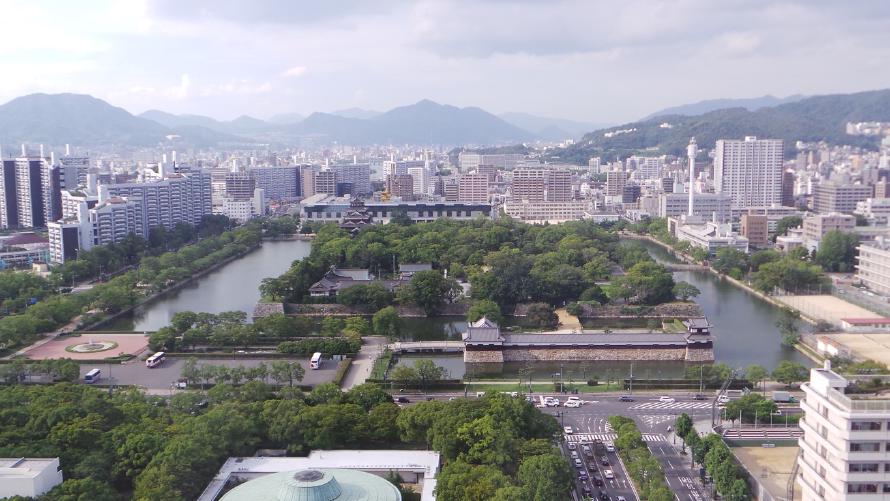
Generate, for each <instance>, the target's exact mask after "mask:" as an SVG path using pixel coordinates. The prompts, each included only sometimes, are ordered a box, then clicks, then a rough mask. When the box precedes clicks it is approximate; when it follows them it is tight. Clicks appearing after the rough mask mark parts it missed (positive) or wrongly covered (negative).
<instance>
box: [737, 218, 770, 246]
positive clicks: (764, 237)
mask: <svg viewBox="0 0 890 501" xmlns="http://www.w3.org/2000/svg"><path fill="white" fill-rule="evenodd" d="M739 233H740V234H741V235H742V236H743V237H745V238H747V239H748V245H750V246H751V247H757V248H764V247H766V246H767V245H769V221H768V220H767V217H766V216H765V215H763V214H742V226H741V231H740V232H739Z"/></svg>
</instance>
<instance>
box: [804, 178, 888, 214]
mask: <svg viewBox="0 0 890 501" xmlns="http://www.w3.org/2000/svg"><path fill="white" fill-rule="evenodd" d="M873 196H874V190H873V188H872V187H871V186H870V185H867V184H838V183H834V182H831V181H826V182H823V183H819V184H817V185H815V187H814V188H813V210H814V211H816V212H823V213H828V212H841V213H844V214H852V213H853V211H855V210H856V204H858V203H859V202H862V201H864V200H866V199H868V198H872V197H873Z"/></svg>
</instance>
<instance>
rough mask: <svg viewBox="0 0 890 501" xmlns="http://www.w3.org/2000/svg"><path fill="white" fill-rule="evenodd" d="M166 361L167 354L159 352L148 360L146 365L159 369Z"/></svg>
mask: <svg viewBox="0 0 890 501" xmlns="http://www.w3.org/2000/svg"><path fill="white" fill-rule="evenodd" d="M164 360H167V354H166V353H164V352H163V351H159V352H157V353H155V354H154V355H152V356H150V357H148V358H146V359H145V365H146V367H148V368H152V367H157V366H159V365H161V363H162V362H163V361H164Z"/></svg>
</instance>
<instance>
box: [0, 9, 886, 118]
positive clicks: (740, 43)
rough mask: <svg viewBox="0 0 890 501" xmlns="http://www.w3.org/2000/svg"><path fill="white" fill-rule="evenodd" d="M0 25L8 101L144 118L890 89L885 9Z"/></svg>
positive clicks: (630, 105)
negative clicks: (159, 113) (71, 103)
mask: <svg viewBox="0 0 890 501" xmlns="http://www.w3.org/2000/svg"><path fill="white" fill-rule="evenodd" d="M0 14H2V15H3V18H4V19H7V20H10V21H11V22H8V23H6V26H5V28H4V30H2V33H0V60H2V61H3V67H4V69H5V70H6V72H7V74H14V75H16V77H15V78H7V79H4V81H3V82H2V83H0V101H7V100H9V99H12V98H14V97H16V96H19V95H22V94H28V93H33V92H47V93H57V92H75V93H84V94H91V95H94V96H96V97H99V98H102V99H105V100H107V101H109V102H110V103H112V104H114V105H117V106H122V107H124V108H125V109H127V110H128V111H131V112H132V113H141V112H142V111H145V110H148V109H161V110H164V111H168V112H172V113H197V114H203V115H209V116H212V117H215V118H218V119H232V118H234V117H236V116H239V115H244V114H246V115H251V116H256V117H258V118H267V117H269V116H271V115H274V114H280V113H288V112H298V113H301V114H303V115H306V114H309V113H311V112H313V111H334V110H340V109H344V108H352V107H359V108H363V109H367V110H376V111H386V110H388V109H390V108H392V107H395V106H401V105H406V104H410V103H413V102H416V101H418V100H420V99H424V98H428V99H432V100H434V101H437V102H440V103H447V104H453V105H456V106H461V107H464V106H478V107H481V108H483V109H486V110H488V111H491V112H493V113H503V112H527V113H533V114H537V115H542V116H552V117H560V118H570V119H575V120H582V121H586V122H588V123H596V124H603V123H622V122H628V121H632V120H636V119H639V118H642V117H643V116H646V115H648V114H649V113H652V112H654V111H656V110H658V109H661V108H665V107H669V106H673V105H679V104H684V103H689V102H695V101H700V100H704V99H715V98H742V97H745V98H750V97H758V96H762V95H766V94H770V95H774V96H778V97H784V96H788V95H792V94H803V95H816V94H828V93H841V92H853V91H861V90H870V89H876V88H881V87H883V86H885V85H886V83H887V82H888V81H890V66H888V65H887V64H886V59H887V54H888V50H890V38H888V37H887V36H886V33H887V28H888V25H890V5H888V4H887V3H886V2H882V1H865V0H857V1H851V2H833V1H816V2H811V1H787V0H782V1H765V0H754V1H729V2H711V1H706V0H684V1H660V0H653V1H596V2H588V1H571V0H560V1H556V2H529V1H523V0H503V1H481V2H479V1H470V0H442V1H418V2H409V1H381V2H362V1H331V2H288V1H257V2H237V1H228V0H227V1H216V2H213V1H195V2H178V1H173V0H141V1H132V2H129V1H128V2H117V1H95V2H65V1H48V2H28V1H16V0H9V1H4V2H2V3H0ZM12 20H14V21H12ZM38 34H39V35H38Z"/></svg>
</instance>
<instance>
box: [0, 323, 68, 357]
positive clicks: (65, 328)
mask: <svg viewBox="0 0 890 501" xmlns="http://www.w3.org/2000/svg"><path fill="white" fill-rule="evenodd" d="M80 319H81V316H80V315H78V316H76V317H74V318H73V319H71V321H70V322H68V323H67V324H65V325H63V326H61V327H59V328H58V329H56V330H54V331H52V332H46V333H44V334H43V337H42V338H40V339H38V340H37V341H35V342H33V343H31V344H29V345H28V346H25V347H23V348H22V349H20V350H18V351H17V352H15V353H13V354H11V355H7V356H5V357H3V360H11V359H13V358H17V357H22V356H24V355H25V353H26V352H28V351H31V350H33V349H34V348H39V347H41V346H43V345H45V344H46V343H48V342H50V341H52V340H53V339H55V338H57V337H58V336H59V335H61V334H66V333H68V332H74V330H75V329H77V326H78V325H79V324H80Z"/></svg>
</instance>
